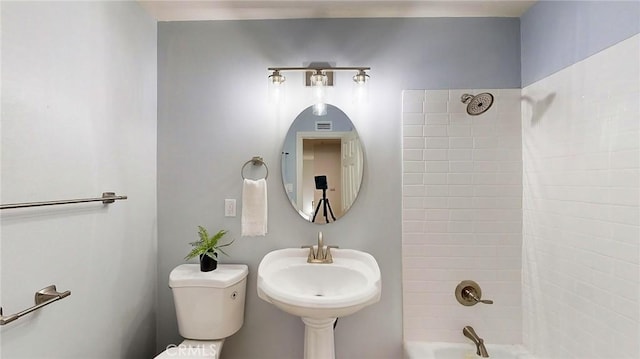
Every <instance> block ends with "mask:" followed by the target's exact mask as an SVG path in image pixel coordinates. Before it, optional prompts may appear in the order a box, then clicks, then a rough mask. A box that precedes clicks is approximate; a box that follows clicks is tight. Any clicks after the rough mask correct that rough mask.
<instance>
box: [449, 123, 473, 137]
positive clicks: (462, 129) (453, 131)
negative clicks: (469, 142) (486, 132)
mask: <svg viewBox="0 0 640 359" xmlns="http://www.w3.org/2000/svg"><path fill="white" fill-rule="evenodd" d="M447 136H449V137H469V136H471V126H456V125H449V126H447Z"/></svg>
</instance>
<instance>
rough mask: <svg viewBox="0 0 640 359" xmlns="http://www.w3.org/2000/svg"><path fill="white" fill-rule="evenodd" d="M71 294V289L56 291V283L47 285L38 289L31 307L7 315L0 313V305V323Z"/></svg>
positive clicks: (12, 319)
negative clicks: (34, 303)
mask: <svg viewBox="0 0 640 359" xmlns="http://www.w3.org/2000/svg"><path fill="white" fill-rule="evenodd" d="M70 295H71V291H68V290H67V291H64V292H62V293H61V292H58V291H57V290H56V285H55V284H52V285H50V286H48V287H45V288H42V289H40V290H39V291H37V292H36V295H35V302H36V305H34V306H33V307H31V308H27V309H25V310H23V311H21V312H18V313H16V314H11V315H7V316H4V315H2V307H0V325H5V324H8V323H11V322H13V321H14V320H16V319H19V318H20V317H22V316H24V315H27V314H29V313H31V312H33V311H35V310H38V309H40V308H42V307H44V306H47V305H49V304H51V303H53V302H55V301H58V300H60V299H62V298H65V297H68V296H70Z"/></svg>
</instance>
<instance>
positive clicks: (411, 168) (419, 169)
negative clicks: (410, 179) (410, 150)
mask: <svg viewBox="0 0 640 359" xmlns="http://www.w3.org/2000/svg"><path fill="white" fill-rule="evenodd" d="M403 170H404V172H405V173H423V172H425V162H424V161H404V162H403Z"/></svg>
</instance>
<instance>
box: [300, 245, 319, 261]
mask: <svg viewBox="0 0 640 359" xmlns="http://www.w3.org/2000/svg"><path fill="white" fill-rule="evenodd" d="M300 248H309V256H308V257H307V261H311V260H312V259H315V258H316V256H315V254H314V253H313V246H301V247H300Z"/></svg>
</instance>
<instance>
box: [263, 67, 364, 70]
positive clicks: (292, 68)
mask: <svg viewBox="0 0 640 359" xmlns="http://www.w3.org/2000/svg"><path fill="white" fill-rule="evenodd" d="M267 70H269V71H360V70H362V71H369V70H371V67H362V66H354V67H269V68H267Z"/></svg>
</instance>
